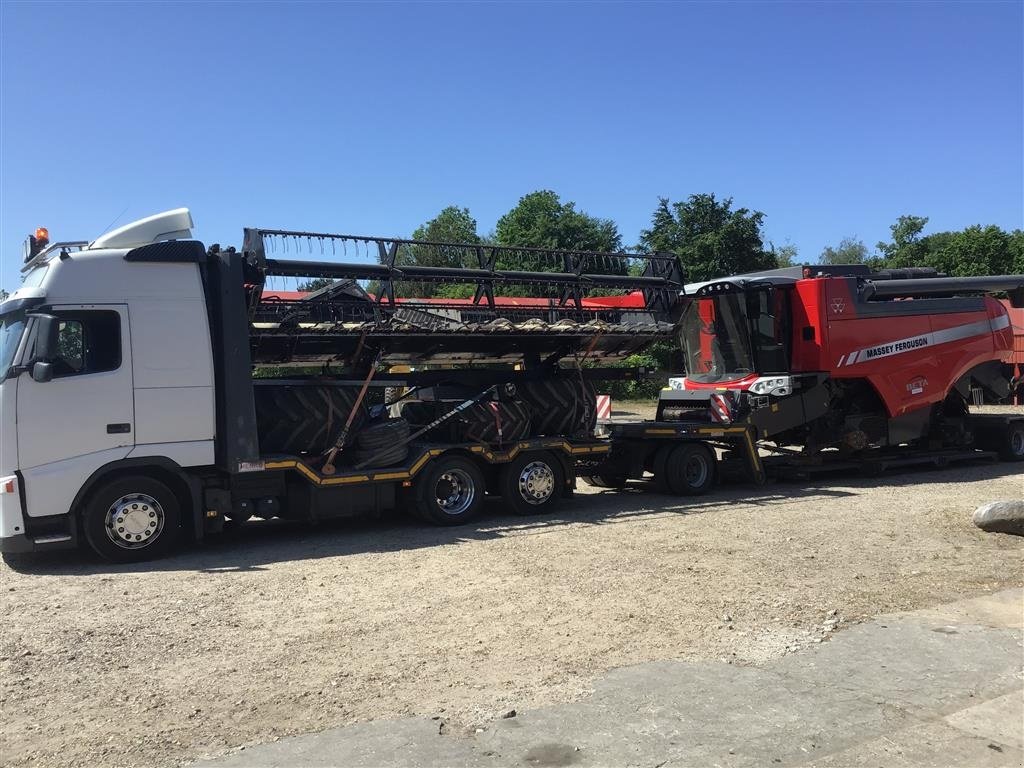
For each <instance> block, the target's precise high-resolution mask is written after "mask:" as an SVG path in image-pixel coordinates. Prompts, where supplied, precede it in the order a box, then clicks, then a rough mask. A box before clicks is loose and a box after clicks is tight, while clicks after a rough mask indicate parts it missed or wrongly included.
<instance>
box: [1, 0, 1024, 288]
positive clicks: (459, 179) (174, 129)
mask: <svg viewBox="0 0 1024 768" xmlns="http://www.w3.org/2000/svg"><path fill="white" fill-rule="evenodd" d="M1022 8H1024V4H1022V3H1020V2H1005V3H983V2H969V3H938V2H928V3H896V4H893V3H870V4H868V3H865V4H852V3H851V4H839V3H820V4H819V3H803V4H769V3H756V4H745V3H728V4H726V3H719V4H668V3H664V4H641V3H631V4H611V3H604V4H584V3H572V4H570V3H559V4H545V3H519V4H509V5H499V4H486V5H485V4H478V5H471V4H419V5H404V4H398V3H389V4H384V3H378V4H372V5H370V4H366V5H364V4H299V3H292V4H287V5H285V4H280V5H276V4H272V3H263V4H254V5H245V4H238V3H235V4H219V5H215V4H200V3H191V4H184V3H183V4H157V3H140V4H129V3H117V4H95V3H74V4H63V3H20V2H11V1H10V0H7V1H6V2H4V3H3V5H2V10H0V13H2V22H3V27H2V32H0V35H2V38H0V43H2V46H0V47H2V53H0V56H2V59H0V63H2V96H0V98H2V140H0V141H2V156H0V162H2V182H0V192H2V202H0V239H2V247H3V262H4V269H3V275H2V282H3V284H5V285H7V286H8V287H9V288H10V287H12V285H11V284H12V282H15V283H16V279H17V278H16V277H15V276H14V275H15V274H16V273H15V271H14V270H15V267H16V265H17V259H18V254H19V253H20V243H21V241H22V239H23V238H24V236H25V235H26V234H27V233H28V232H30V231H31V230H33V229H34V228H35V227H36V226H39V225H43V224H45V225H46V226H48V227H49V228H50V231H51V233H52V234H53V236H54V237H56V238H71V237H85V238H91V237H95V236H97V235H99V234H100V231H101V230H102V229H103V228H104V227H105V226H106V225H107V224H108V223H109V222H110V221H111V220H112V219H114V218H115V217H117V216H118V214H121V212H122V211H125V209H126V208H127V210H126V211H125V212H124V214H123V215H122V216H121V218H120V219H119V220H118V223H119V224H123V223H125V222H127V221H130V220H131V219H133V218H138V217H141V216H145V215H148V214H150V213H154V212H157V211H160V210H164V209H167V208H172V207H177V206H182V205H185V206H188V207H190V208H191V209H192V212H193V216H194V218H195V220H196V223H197V229H196V235H197V237H199V238H200V239H202V240H203V241H204V242H206V243H211V242H215V241H219V242H221V243H223V244H240V240H241V229H242V227H243V226H245V225H255V226H264V227H286V228H301V229H323V230H328V231H336V232H356V233H361V234H382V235H403V234H408V233H410V232H411V231H412V230H413V229H414V228H415V227H416V226H417V225H418V224H420V223H421V222H423V221H424V220H426V219H428V218H430V217H431V216H433V215H434V214H436V213H437V211H439V210H440V209H441V208H443V207H444V206H446V205H451V204H457V205H461V206H468V207H469V208H470V210H471V212H472V213H473V215H474V216H475V217H476V219H477V220H478V222H479V226H480V231H481V232H487V231H489V230H490V229H491V228H492V227H493V226H494V223H495V221H496V220H497V218H498V217H499V216H500V215H501V214H502V213H504V212H505V211H507V210H508V209H509V208H510V207H512V206H513V205H514V204H515V202H516V200H517V199H518V198H519V197H520V196H521V195H523V194H525V193H527V192H530V191H533V190H536V189H541V188H550V189H554V190H555V191H557V192H558V193H559V194H560V195H561V196H562V198H563V199H564V200H574V201H576V203H577V205H578V206H579V207H580V208H582V209H583V210H585V211H587V212H589V213H592V214H594V215H598V216H602V217H609V218H612V219H614V220H615V221H617V222H618V224H619V227H620V230H621V232H622V234H623V237H624V240H625V242H626V243H635V242H636V240H637V236H638V233H639V231H640V229H641V228H643V227H644V226H646V224H647V223H648V220H649V217H650V214H651V211H652V210H653V208H654V206H655V204H656V202H657V198H658V196H668V197H670V198H672V199H673V200H676V199H681V198H683V197H685V196H687V195H689V194H692V193H697V192H715V193H716V194H718V195H719V196H731V197H733V198H735V201H736V204H737V205H740V206H746V207H750V208H755V209H758V210H761V211H764V212H765V214H766V216H767V218H766V222H765V233H766V235H767V238H768V239H770V240H773V241H774V242H775V243H776V244H782V243H785V242H786V241H790V242H792V243H793V244H795V245H796V246H798V248H799V250H800V256H801V258H804V259H809V260H813V259H815V258H817V256H818V254H819V253H820V251H821V249H822V247H823V246H825V245H827V244H834V243H836V242H838V241H839V239H840V238H842V237H844V236H846V235H854V236H858V237H860V238H862V239H863V240H864V241H865V242H866V243H867V244H868V245H869V246H874V244H875V242H877V241H878V240H879V239H882V238H884V237H886V236H887V235H888V226H889V224H891V223H892V222H893V221H894V220H895V219H896V217H897V216H899V215H900V214H904V213H913V214H919V215H925V216H929V217H931V224H930V225H929V228H928V229H929V231H935V230H941V229H952V228H960V227H963V226H966V225H969V224H975V223H984V224H988V223H994V224H998V225H1000V226H1002V227H1004V228H1014V227H1020V226H1022V225H1024V222H1022V215H1024V214H1022V210H1024V197H1022V194H1024V193H1022V186H1024V154H1022V144H1024V138H1022V137H1024V116H1022V113H1024V75H1022V72H1024V46H1022V38H1024V15H1022Z"/></svg>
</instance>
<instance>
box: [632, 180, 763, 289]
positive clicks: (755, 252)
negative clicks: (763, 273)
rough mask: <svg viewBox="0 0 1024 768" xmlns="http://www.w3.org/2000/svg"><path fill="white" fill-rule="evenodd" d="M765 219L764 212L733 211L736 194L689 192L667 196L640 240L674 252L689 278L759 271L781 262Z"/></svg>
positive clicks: (649, 246)
mask: <svg viewBox="0 0 1024 768" xmlns="http://www.w3.org/2000/svg"><path fill="white" fill-rule="evenodd" d="M763 223H764V214H763V213H761V212H760V211H750V210H748V209H747V208H738V209H736V210H733V209H732V198H731V197H730V198H726V199H724V200H721V201H719V200H716V199H715V196H714V194H701V195H690V197H689V198H688V199H686V200H685V201H680V202H677V203H670V202H669V200H668V198H664V197H663V198H660V199H659V201H658V206H657V208H655V209H654V213H653V214H652V215H651V227H650V229H645V230H643V231H642V232H641V233H640V245H641V247H642V248H644V249H645V250H649V251H670V252H672V253H675V254H676V255H677V256H678V257H679V262H680V265H681V266H682V268H683V270H684V272H685V273H686V279H687V280H688V281H690V282H699V281H702V280H711V279H713V278H716V277H725V276H728V275H736V274H742V273H744V272H756V271H759V270H764V269H772V268H774V267H776V266H777V265H778V261H777V258H776V255H775V253H774V252H772V251H770V250H766V249H765V247H764V240H763V237H762V234H761V226H762V225H763Z"/></svg>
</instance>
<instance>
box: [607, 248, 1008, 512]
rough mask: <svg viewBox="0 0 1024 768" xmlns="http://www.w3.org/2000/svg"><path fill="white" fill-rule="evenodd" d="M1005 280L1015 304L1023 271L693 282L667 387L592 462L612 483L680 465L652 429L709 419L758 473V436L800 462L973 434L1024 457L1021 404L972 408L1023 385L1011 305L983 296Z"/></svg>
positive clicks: (889, 458)
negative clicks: (650, 409)
mask: <svg viewBox="0 0 1024 768" xmlns="http://www.w3.org/2000/svg"><path fill="white" fill-rule="evenodd" d="M1001 292H1005V293H1007V294H1008V295H1009V297H1010V298H1009V303H1010V304H1011V305H1012V306H1013V307H1019V306H1024V275H1000V276H987V277H965V278H951V277H947V276H945V275H941V274H938V273H936V272H935V271H934V270H930V269H903V270H883V271H879V272H871V271H870V270H869V269H868V268H867V267H864V266H860V265H856V266H836V267H826V266H813V267H795V268H787V269H781V270H772V271H769V272H764V273H758V274H751V275H739V276H736V277H732V278H727V279H722V280H715V281H712V282H708V283H700V284H692V285H688V286H686V289H685V292H684V295H683V297H682V299H681V301H682V303H683V309H682V316H681V319H680V321H679V323H678V331H679V334H680V337H681V338H680V341H681V346H682V349H683V353H684V355H685V357H686V371H687V372H686V375H685V377H682V378H676V379H672V380H671V381H670V385H671V386H670V388H669V389H666V390H663V391H662V393H661V397H660V399H659V405H658V414H657V419H656V422H655V423H651V422H648V423H646V424H644V425H621V426H616V427H613V428H612V435H613V440H615V441H616V443H617V447H618V450H613V455H612V456H611V457H610V458H609V460H608V461H607V462H606V463H605V464H604V466H602V467H600V468H598V470H596V471H595V474H596V475H597V476H598V480H601V479H602V478H603V479H604V480H605V481H606V482H607V484H609V485H616V484H618V483H619V482H621V480H622V478H633V477H640V476H642V473H643V471H645V470H646V471H648V472H653V473H654V474H655V476H657V475H658V474H664V475H665V476H666V477H668V476H671V475H676V476H677V477H678V476H679V474H680V472H682V471H683V470H684V469H685V467H684V466H683V465H682V464H680V461H681V460H682V459H681V456H677V457H676V458H675V459H672V458H671V455H670V454H669V453H668V452H667V450H666V449H664V448H659V447H657V446H656V445H652V442H651V441H650V439H649V438H651V437H653V436H657V434H659V432H658V431H659V430H660V433H663V435H664V437H666V438H669V439H676V440H678V439H688V438H689V439H694V438H699V439H703V440H704V442H705V443H707V446H714V444H715V440H714V436H710V437H709V433H708V430H707V425H718V426H719V427H720V429H721V431H720V432H719V435H718V439H719V443H721V446H722V447H732V448H736V447H737V446H739V447H742V448H743V450H742V451H741V453H745V454H746V455H747V458H748V461H749V464H750V465H751V468H752V470H753V471H754V473H755V477H757V478H759V479H760V478H763V477H764V469H763V467H761V466H760V461H759V459H758V457H757V455H756V454H757V451H756V450H755V445H760V446H761V447H762V448H766V449H767V450H768V451H769V452H771V453H774V454H776V455H777V456H781V457H784V460H781V461H779V462H775V463H774V465H776V466H777V465H780V464H784V465H786V466H787V467H789V468H793V467H801V468H804V469H807V468H810V469H813V468H829V467H836V466H838V465H839V464H840V463H841V464H843V465H844V466H849V465H856V464H858V463H859V464H862V465H868V464H870V465H871V466H873V467H874V468H883V469H884V468H885V467H886V466H893V465H902V464H911V463H940V464H941V463H944V462H946V461H949V460H954V459H956V458H977V457H979V456H981V455H982V453H979V449H981V451H988V452H989V453H988V454H987V455H989V456H992V457H994V455H995V454H999V455H1000V456H1001V457H1002V458H1004V459H1008V460H1015V461H1019V460H1024V419H1022V418H1021V417H1020V416H1019V415H1018V416H1015V415H1013V414H1008V415H1000V414H972V413H970V412H969V410H968V406H969V404H970V402H971V401H972V399H973V396H975V394H976V393H977V392H978V391H979V390H980V391H981V392H983V393H984V394H986V395H987V396H988V398H989V399H991V400H999V401H1006V400H1007V399H1008V398H1009V396H1010V394H1011V392H1012V391H1013V390H1014V388H1015V387H1017V386H1018V385H1019V382H1018V381H1015V380H1013V376H1014V375H1015V369H1014V367H1013V366H1012V365H1011V364H1010V363H1011V362H1012V361H1013V359H1014V358H1013V354H1014V330H1013V326H1012V323H1011V320H1010V316H1009V314H1008V308H1007V307H1006V306H1005V305H1004V304H1003V303H1001V302H1000V301H999V300H997V299H996V298H993V297H992V296H991V294H993V293H1001ZM699 424H704V425H705V427H704V428H703V429H701V430H700V431H699V432H695V431H694V430H695V425H699ZM734 432H735V434H733V433H734ZM737 436H741V437H742V438H743V439H742V440H741V439H740V438H739V437H737ZM744 443H745V445H744ZM707 446H706V447H707ZM690 453H691V454H694V455H695V456H696V452H695V451H693V450H691V451H690ZM734 453H735V451H734ZM696 458H697V459H701V458H703V459H704V460H706V461H700V460H697V461H696V468H695V470H694V472H695V477H696V476H698V475H699V476H703V469H702V468H701V466H700V465H701V464H704V463H706V464H707V465H708V466H709V467H712V466H713V465H714V464H715V459H714V456H713V454H712V453H711V452H710V451H707V452H706V453H705V454H704V456H703V457H701V456H696ZM691 463H692V462H691ZM769 464H770V465H771V464H772V463H771V462H769ZM684 474H685V473H684ZM677 485H679V486H680V487H679V492H682V493H685V492H688V491H687V488H686V484H685V483H682V484H680V483H679V482H678V481H677ZM691 485H692V489H693V492H696V489H697V488H698V486H699V485H700V484H697V483H694V484H691Z"/></svg>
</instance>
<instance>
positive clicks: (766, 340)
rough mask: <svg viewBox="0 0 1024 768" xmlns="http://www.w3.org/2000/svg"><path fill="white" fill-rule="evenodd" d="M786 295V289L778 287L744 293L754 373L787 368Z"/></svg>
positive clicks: (772, 371)
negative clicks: (772, 289) (750, 333)
mask: <svg viewBox="0 0 1024 768" xmlns="http://www.w3.org/2000/svg"><path fill="white" fill-rule="evenodd" d="M788 299H789V294H788V292H786V291H780V290H775V291H769V290H761V291H754V292H751V293H749V294H747V314H748V315H749V317H750V326H751V331H752V335H753V347H754V358H755V359H756V360H757V372H758V373H762V374H765V373H786V372H787V371H788V370H789V322H788V317H789V306H788V304H789V302H788Z"/></svg>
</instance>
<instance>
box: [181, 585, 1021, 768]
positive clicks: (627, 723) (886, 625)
mask: <svg viewBox="0 0 1024 768" xmlns="http://www.w3.org/2000/svg"><path fill="white" fill-rule="evenodd" d="M1021 597H1022V595H1021V590H1010V591H1009V592H1008V593H1001V594H998V595H994V596H990V597H987V598H983V599H977V600H967V601H962V602H960V603H956V604H953V605H950V606H941V607H937V608H934V609H928V610H927V611H918V612H914V613H907V614H897V615H892V616H885V617H880V618H879V619H877V620H875V621H872V622H868V623H865V624H861V625H858V626H854V627H850V628H848V629H845V630H842V631H840V632H837V633H836V634H835V635H833V637H832V640H831V641H830V642H826V643H822V644H821V645H816V646H813V647H812V648H810V649H807V650H805V651H802V652H800V653H797V654H793V655H791V656H786V657H783V658H781V659H778V660H776V661H774V662H772V663H768V664H765V665H763V666H758V667H744V666H736V665H730V664H726V663H720V662H694V663H690V662H683V661H661V662H654V663H649V664H642V665H638V666H634V667H627V668H623V669H617V670H614V671H612V672H609V673H608V674H607V675H605V676H604V677H603V678H601V679H600V680H598V681H596V683H595V686H594V691H593V693H592V694H591V695H590V696H588V697H587V698H585V699H583V700H581V701H577V702H572V703H569V704H563V705H558V706H552V707H546V708H541V709H537V710H534V711H529V712H522V713H520V714H519V716H518V717H515V718H511V719H507V720H499V721H496V722H494V723H491V724H490V725H489V726H488V727H487V728H486V729H485V730H484V731H483V732H482V733H478V734H476V735H475V736H472V737H462V736H457V735H454V734H448V735H444V734H441V733H439V728H438V722H436V721H430V720H424V719H410V720H398V721H389V722H383V721H382V722H374V723H366V724H362V725H356V726H351V727H346V728H338V729H334V730H331V731H325V732H323V733H319V734H313V735H309V736H299V737H295V738H291V739H283V740H281V741H280V742H277V743H274V744H268V745H262V746H257V747H252V748H249V749H246V750H245V751H244V752H241V753H234V754H230V755H227V756H224V757H220V758H215V759H212V760H208V761H203V762H201V763H199V764H197V765H203V766H207V767H208V768H209V767H210V766H218V767H220V768H229V767H241V766H249V767H251V768H270V767H271V766H285V765H288V766H294V765H303V766H310V767H311V768H313V767H314V766H328V765H339V766H341V765H343V766H346V767H351V768H360V767H361V766H410V767H412V766H415V767H417V768H418V767H420V766H423V767H424V768H426V767H427V766H449V765H460V766H472V767H473V768H475V767H476V766H509V765H523V766H538V767H545V766H546V767H552V768H553V767H555V766H580V767H581V768H586V767H587V766H607V765H615V766H663V767H665V768H667V767H668V766H672V765H679V766H683V765H702V766H729V767H736V768H745V767H746V766H767V765H771V766H775V765H781V766H809V765H821V766H840V765H851V766H867V765H886V766H889V765H893V766H933V765H934V766H947V765H972V766H974V765H977V766H1003V765H1020V764H1021V763H1020V760H1021V757H1022V754H1021V751H1022V749H1024V745H1022V741H1024V733H1022V730H1024V725H1022V719H1021V718H1022V709H1021V706H1022V705H1021V703H1020V698H1021V693H1020V689H1021V674H1022V672H1021V660H1022V658H1024V656H1022V645H1021V629H1022V627H1021V624H1022V622H1021V621H1020V617H1019V614H1017V613H1016V608H1017V606H1018V605H1019V604H1020V601H1021ZM1014 616H1016V617H1017V619H1016V621H1015V620H1014ZM1015 761H1016V762H1015Z"/></svg>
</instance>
